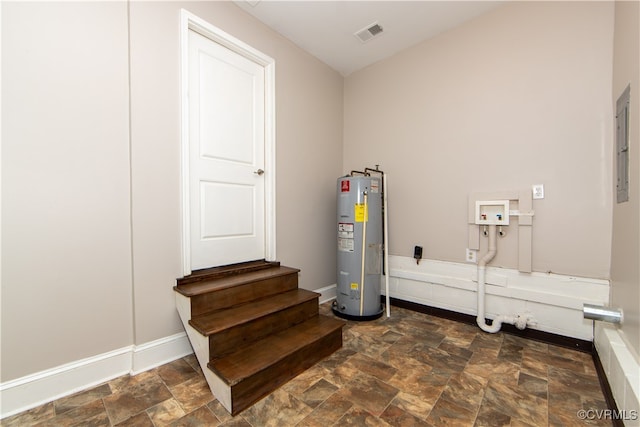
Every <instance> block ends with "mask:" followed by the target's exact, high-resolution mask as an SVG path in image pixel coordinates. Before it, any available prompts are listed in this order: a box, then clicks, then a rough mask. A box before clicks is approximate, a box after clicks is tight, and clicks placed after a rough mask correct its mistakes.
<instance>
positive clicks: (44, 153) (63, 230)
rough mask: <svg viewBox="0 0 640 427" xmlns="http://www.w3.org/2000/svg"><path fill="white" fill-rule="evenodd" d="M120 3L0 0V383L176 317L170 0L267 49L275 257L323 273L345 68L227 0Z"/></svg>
mask: <svg viewBox="0 0 640 427" xmlns="http://www.w3.org/2000/svg"><path fill="white" fill-rule="evenodd" d="M129 7H130V11H129V29H128V28H127V16H128V14H127V4H126V3H120V2H105V3H95V2H79V3H74V2H71V3H65V4H64V5H63V4H60V3H7V2H2V19H3V23H2V24H3V27H2V40H3V46H2V47H3V49H2V54H3V57H2V66H3V69H2V76H3V94H2V97H3V99H2V101H3V109H2V112H3V117H2V119H3V125H4V126H3V134H2V137H3V153H2V154H3V156H2V162H3V164H2V168H3V177H2V178H3V179H2V183H3V188H2V197H3V203H2V206H3V218H2V219H3V223H2V240H3V241H2V244H3V247H2V256H3V258H2V379H1V380H2V381H8V380H11V379H14V378H18V377H20V376H23V375H26V374H30V373H34V372H38V371H40V370H43V369H46V368H51V367H55V366H59V365H61V364H64V363H67V362H72V361H77V360H79V359H81V358H83V357H88V356H93V355H97V354H101V353H104V352H107V351H110V350H113V349H118V348H121V347H124V346H128V345H131V344H144V343H147V342H150V341H153V340H155V339H159V338H164V337H167V336H170V335H172V334H175V333H179V332H182V331H183V328H182V326H181V324H180V322H179V320H178V316H177V313H176V309H175V303H174V295H173V290H172V287H173V286H174V284H175V279H176V278H177V277H178V276H180V273H181V264H180V263H181V255H180V192H179V188H180V187H179V185H180V168H179V167H180V166H179V165H180V139H179V135H180V134H179V131H180V127H179V126H180V122H179V114H180V104H179V103H180V94H179V67H180V50H179V24H180V8H181V7H184V8H186V9H188V10H189V11H190V12H192V13H194V14H196V15H198V16H200V17H201V18H203V19H205V20H207V21H209V22H210V23H211V24H213V25H215V26H218V27H219V28H221V29H223V30H224V31H226V32H228V33H230V34H232V35H233V36H235V37H237V38H239V39H241V40H242V41H244V42H246V43H248V44H250V45H252V46H253V47H255V48H256V49H258V50H261V51H262V52H263V53H265V54H267V55H269V56H271V57H272V58H274V59H275V61H276V79H277V81H276V85H277V92H276V115H277V156H276V157H277V158H276V163H277V211H278V219H277V228H278V229H277V245H278V257H277V258H278V259H279V260H280V261H281V262H282V263H283V264H285V265H290V266H294V267H297V268H301V269H302V275H301V286H303V287H305V288H308V289H317V288H320V287H324V286H327V285H331V284H333V283H335V277H334V276H335V240H334V236H333V235H332V234H331V235H328V234H327V233H326V232H325V228H326V227H327V226H328V225H331V224H332V223H333V219H334V215H335V193H334V180H335V178H336V177H337V176H338V175H339V174H340V172H341V162H340V160H339V159H340V158H341V155H342V98H343V97H342V84H343V80H342V77H341V76H340V75H339V74H338V73H336V72H335V71H333V70H331V69H330V68H329V67H328V66H326V65H324V64H322V63H321V62H319V61H318V60H317V59H315V58H313V57H312V56H310V55H309V54H307V53H305V52H303V51H302V50H301V49H299V48H298V47H296V46H295V45H293V44H292V43H291V42H289V41H287V40H286V39H284V38H283V37H281V36H279V35H278V34H276V33H275V32H274V31H271V30H269V29H268V28H266V27H265V26H264V25H262V24H260V23H259V22H257V21H256V20H255V19H254V18H252V17H250V16H249V15H247V14H246V13H245V12H243V11H242V10H241V9H239V8H238V7H237V6H235V5H233V4H232V3H230V2H193V3H186V2H184V3H178V2H164V1H160V2H132V3H130V5H129ZM34 14H35V16H36V17H37V19H36V20H35V21H34V17H33V16H34ZM78 25H79V26H80V28H78V27H77V26H78ZM25 26H27V28H28V29H29V30H28V31H25ZM128 32H129V33H128ZM128 34H129V35H130V40H129V43H130V50H128V46H127V44H128V40H127V38H128ZM25 35H26V36H25ZM43 35H46V37H44V36H43ZM9 40H10V42H9ZM26 53H28V55H27V54H26ZM129 53H130V96H129V94H128V89H129V86H128V79H129V76H128V75H127V72H128V64H127V57H128V56H129ZM25 94H26V95H27V96H25ZM129 102H130V108H131V114H130V115H129ZM129 126H130V128H131V139H130V143H129V136H128V132H129ZM129 151H130V158H129ZM130 177H131V178H130ZM130 200H131V202H130ZM132 306H133V307H132ZM45 352H46V357H43V354H44V353H45Z"/></svg>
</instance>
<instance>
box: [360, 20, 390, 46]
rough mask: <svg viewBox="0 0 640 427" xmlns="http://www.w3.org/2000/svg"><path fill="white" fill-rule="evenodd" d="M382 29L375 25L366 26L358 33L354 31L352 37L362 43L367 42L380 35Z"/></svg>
mask: <svg viewBox="0 0 640 427" xmlns="http://www.w3.org/2000/svg"><path fill="white" fill-rule="evenodd" d="M382 31H383V28H382V27H381V26H380V25H379V24H378V23H377V22H374V23H373V24H369V25H367V26H366V27H365V28H363V29H362V30H360V31H356V32H355V33H354V34H353V35H354V36H356V37H357V38H358V40H360V41H361V42H362V43H365V42H368V41H369V40H371V39H372V38H374V37H379V36H380V35H382Z"/></svg>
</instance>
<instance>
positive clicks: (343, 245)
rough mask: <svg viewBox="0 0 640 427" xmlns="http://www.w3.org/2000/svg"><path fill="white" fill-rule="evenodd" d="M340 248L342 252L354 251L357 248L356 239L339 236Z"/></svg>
mask: <svg viewBox="0 0 640 427" xmlns="http://www.w3.org/2000/svg"><path fill="white" fill-rule="evenodd" d="M338 250H339V251H340V252H353V251H354V250H355V245H354V240H353V239H345V238H342V237H338Z"/></svg>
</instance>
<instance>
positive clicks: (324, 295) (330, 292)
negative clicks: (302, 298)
mask: <svg viewBox="0 0 640 427" xmlns="http://www.w3.org/2000/svg"><path fill="white" fill-rule="evenodd" d="M337 289H338V285H336V284H335V283H334V284H333V285H329V286H325V287H324V288H319V289H314V290H313V292H317V293H319V294H321V295H320V298H319V301H318V302H319V303H320V304H322V303H325V302H327V301H331V300H333V299H336V291H337Z"/></svg>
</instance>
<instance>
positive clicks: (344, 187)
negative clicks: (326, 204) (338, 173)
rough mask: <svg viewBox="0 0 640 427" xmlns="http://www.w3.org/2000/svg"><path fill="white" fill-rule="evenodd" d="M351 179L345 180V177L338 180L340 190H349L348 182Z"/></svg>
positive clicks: (346, 191) (345, 191) (344, 191)
mask: <svg viewBox="0 0 640 427" xmlns="http://www.w3.org/2000/svg"><path fill="white" fill-rule="evenodd" d="M350 182H351V181H347V180H346V179H345V180H344V181H340V192H342V193H348V192H349V184H350Z"/></svg>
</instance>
